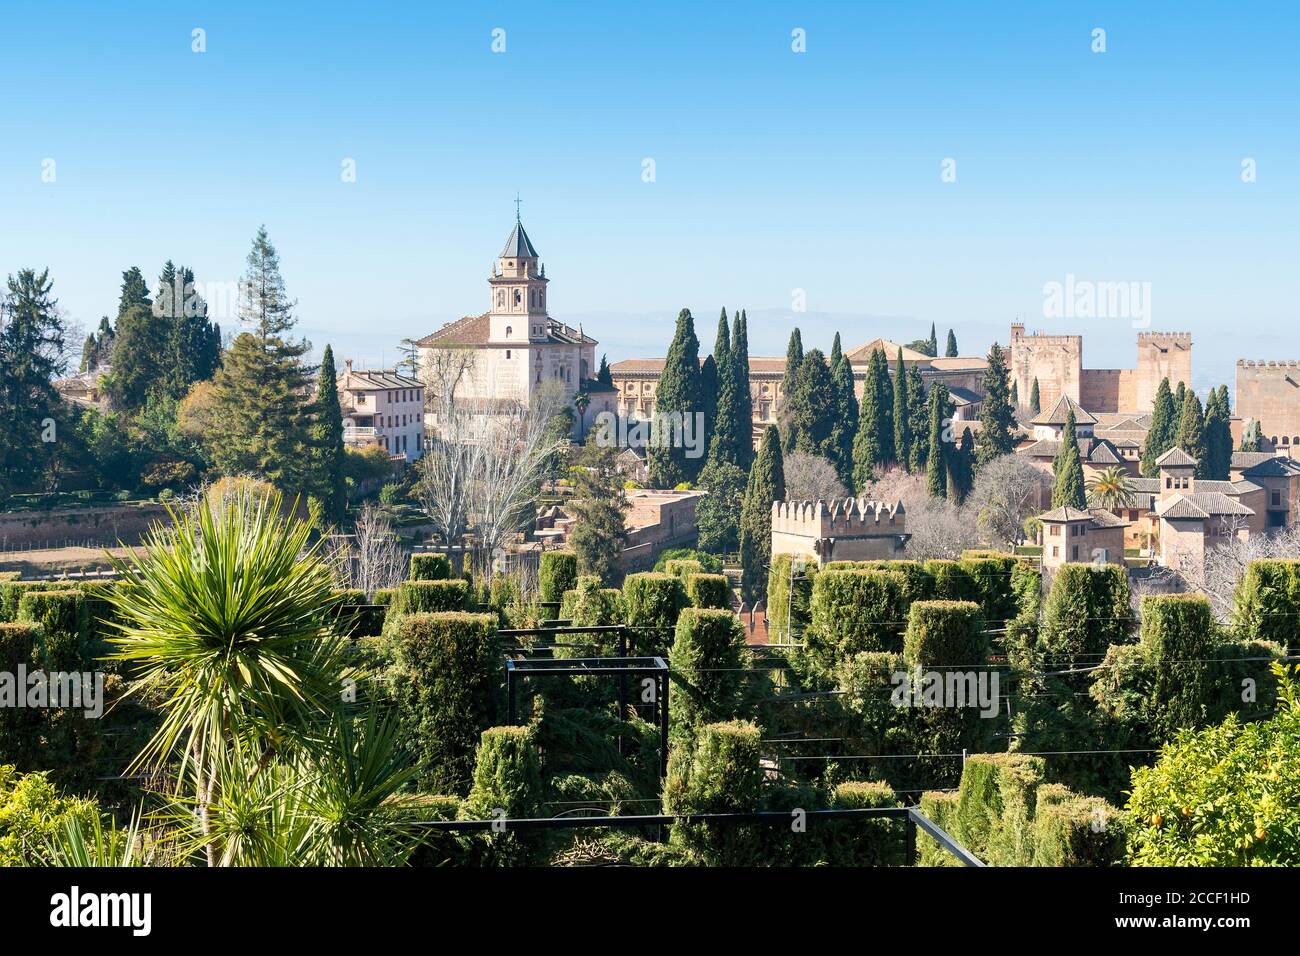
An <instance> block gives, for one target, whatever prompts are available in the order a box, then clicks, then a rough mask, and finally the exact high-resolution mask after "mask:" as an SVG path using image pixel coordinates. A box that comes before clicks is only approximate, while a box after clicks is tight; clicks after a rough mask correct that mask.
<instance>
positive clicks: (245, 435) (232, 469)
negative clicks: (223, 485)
mask: <svg viewBox="0 0 1300 956" xmlns="http://www.w3.org/2000/svg"><path fill="white" fill-rule="evenodd" d="M247 269H248V271H247V272H246V273H245V275H244V277H243V280H242V295H241V302H240V316H241V319H242V320H243V321H244V322H245V324H247V325H248V326H249V328H250V329H251V331H247V332H241V333H240V334H239V335H238V336H236V337H235V341H234V343H233V344H232V345H231V348H230V351H229V352H228V353H227V354H226V355H225V357H224V360H223V363H222V367H221V371H220V372H218V373H217V377H216V379H215V380H214V382H213V415H214V418H215V419H216V420H217V421H220V422H221V423H222V428H221V430H220V431H218V432H216V433H214V434H212V435H210V436H209V444H210V450H211V453H212V457H213V461H214V462H215V463H216V465H217V468H218V469H219V470H220V471H222V472H223V473H224V474H227V475H239V474H251V475H253V476H255V477H259V478H263V479H266V480H267V481H270V482H271V483H273V484H274V485H276V487H278V488H280V489H281V490H282V491H285V492H287V493H289V494H297V493H299V492H301V491H302V490H303V489H304V487H305V486H306V485H307V482H306V481H305V478H306V474H305V472H306V471H307V467H306V465H307V462H306V448H307V444H308V439H309V433H308V429H309V426H310V423H311V416H310V404H309V401H307V396H308V395H309V392H310V388H311V378H310V370H309V369H307V368H306V367H305V366H304V365H303V363H302V357H303V356H304V355H305V354H306V353H307V350H308V349H309V348H310V343H308V342H307V341H305V340H300V341H292V340H289V339H286V338H285V336H286V335H287V334H288V332H289V331H290V330H291V329H292V328H293V327H294V325H295V324H296V321H297V320H296V319H295V318H294V314H293V310H294V307H295V306H296V304H297V303H296V302H293V301H292V300H290V299H289V297H288V295H287V294H286V292H285V287H284V279H283V277H282V276H281V275H280V257H279V256H278V255H277V253H276V251H275V247H274V246H273V245H272V244H271V241H270V240H269V239H268V238H267V234H266V227H265V226H263V227H261V228H260V229H258V231H257V235H256V236H255V237H254V238H253V246H252V249H251V250H250V252H249V254H248V261H247Z"/></svg>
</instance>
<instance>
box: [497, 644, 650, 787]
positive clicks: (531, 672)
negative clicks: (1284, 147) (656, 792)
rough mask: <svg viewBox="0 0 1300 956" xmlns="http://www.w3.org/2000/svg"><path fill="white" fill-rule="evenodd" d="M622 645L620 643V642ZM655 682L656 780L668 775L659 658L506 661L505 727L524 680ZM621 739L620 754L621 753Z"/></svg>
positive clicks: (622, 689)
mask: <svg viewBox="0 0 1300 956" xmlns="http://www.w3.org/2000/svg"><path fill="white" fill-rule="evenodd" d="M620 643H621V642H620ZM643 674H649V675H651V676H652V677H654V680H655V688H656V693H655V714H656V716H657V718H658V724H659V776H661V777H664V776H667V774H668V683H669V681H668V665H667V663H665V662H664V659H663V658H662V657H622V656H620V657H557V658H534V659H523V660H516V659H515V658H507V659H506V723H508V724H514V723H516V722H517V717H516V713H515V711H516V707H515V689H516V687H517V686H518V683H519V681H521V680H523V679H524V678H525V677H533V676H537V677H619V678H623V677H636V676H638V675H643ZM618 696H619V720H625V719H626V718H627V713H626V711H627V704H626V699H627V689H626V685H625V683H624V682H623V681H622V680H620V681H619V694H618ZM622 750H623V747H622V737H620V738H619V752H620V753H622Z"/></svg>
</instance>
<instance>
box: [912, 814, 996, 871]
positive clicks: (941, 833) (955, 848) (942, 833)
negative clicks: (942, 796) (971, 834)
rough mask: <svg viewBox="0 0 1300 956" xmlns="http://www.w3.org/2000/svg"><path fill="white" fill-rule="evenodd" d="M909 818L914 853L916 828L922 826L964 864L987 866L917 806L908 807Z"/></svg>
mask: <svg viewBox="0 0 1300 956" xmlns="http://www.w3.org/2000/svg"><path fill="white" fill-rule="evenodd" d="M907 819H908V824H909V825H908V830H909V831H911V835H910V837H909V843H911V845H912V847H913V853H915V845H916V828H917V827H920V828H921V829H922V830H924V831H925V832H926V833H928V834H929V835H930V836H931V837H932V838H933V839H934V841H935V842H936V843H938V844H939V845H940V846H941V847H943V848H944V849H945V850H947V851H948V852H949V853H951V854H952V855H953V856H955V857H956V858H957V859H958V860H960V861H961V863H962V865H963V866H987V864H986V863H984V862H983V861H982V860H980V859H979V858H978V857H977V856H975V854H974V853H972V852H971V851H970V850H968V849H966V848H965V847H964V846H962V845H961V844H960V843H958V842H957V841H956V840H954V839H953V837H952V834H950V833H948V831H947V830H945V829H943V827H941V826H939V824H937V823H935V822H934V821H933V820H931V819H930V818H929V817H927V816H926V815H925V814H924V813H922V812H921V811H920V810H918V809H917V808H916V807H908V808H907Z"/></svg>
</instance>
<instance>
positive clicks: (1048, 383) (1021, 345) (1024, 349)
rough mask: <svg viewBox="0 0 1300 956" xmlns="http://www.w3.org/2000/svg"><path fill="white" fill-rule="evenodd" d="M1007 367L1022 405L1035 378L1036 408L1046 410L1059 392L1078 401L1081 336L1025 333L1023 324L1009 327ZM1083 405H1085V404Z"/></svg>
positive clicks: (1081, 352)
mask: <svg viewBox="0 0 1300 956" xmlns="http://www.w3.org/2000/svg"><path fill="white" fill-rule="evenodd" d="M1010 352H1011V355H1010V359H1009V367H1010V371H1011V381H1013V382H1015V383H1016V395H1017V396H1018V397H1019V399H1020V401H1021V402H1022V403H1024V404H1025V405H1028V404H1029V394H1030V392H1031V391H1033V388H1034V379H1038V403H1039V404H1038V407H1039V408H1043V409H1047V408H1051V407H1052V406H1053V405H1055V404H1056V403H1057V401H1058V400H1059V399H1060V398H1061V396H1062V395H1068V396H1069V397H1070V398H1072V399H1074V400H1075V401H1076V402H1078V401H1080V391H1079V389H1080V382H1081V380H1082V378H1083V336H1081V335H1039V334H1037V333H1035V334H1033V335H1026V334H1025V327H1024V325H1023V323H1019V322H1017V323H1015V324H1013V325H1012V326H1011V347H1010ZM1085 407H1086V406H1085Z"/></svg>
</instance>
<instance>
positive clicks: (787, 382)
mask: <svg viewBox="0 0 1300 956" xmlns="http://www.w3.org/2000/svg"><path fill="white" fill-rule="evenodd" d="M802 364H803V337H802V336H801V335H800V334H799V329H798V328H795V329H794V330H793V331H792V332H791V333H790V344H789V345H787V346H786V349H785V374H783V375H782V376H781V415H780V416H779V417H780V421H781V447H782V448H783V449H784V450H785V451H794V446H795V443H796V442H797V441H798V439H799V436H798V435H797V434H795V433H794V431H793V430H792V428H791V426H790V424H789V422H788V419H789V416H788V415H787V414H786V406H788V405H789V404H790V397H791V396H792V395H793V394H794V379H795V376H796V375H798V374H799V366H800V365H802Z"/></svg>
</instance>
